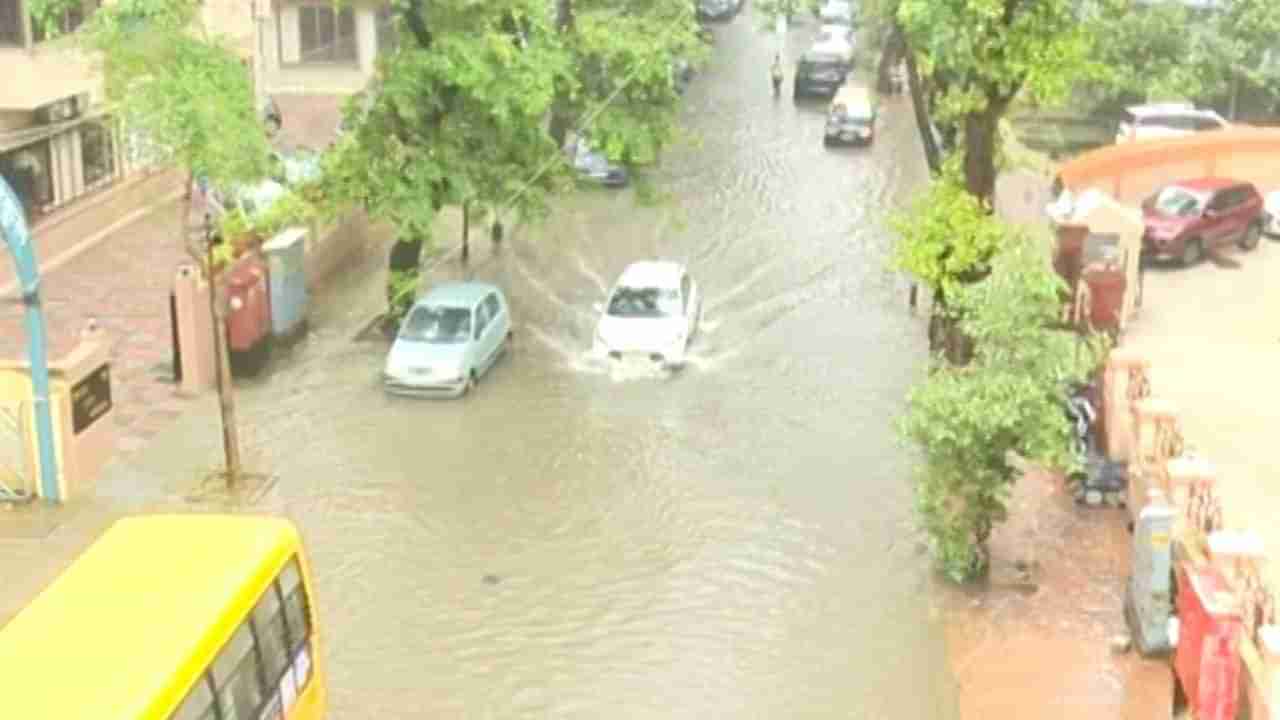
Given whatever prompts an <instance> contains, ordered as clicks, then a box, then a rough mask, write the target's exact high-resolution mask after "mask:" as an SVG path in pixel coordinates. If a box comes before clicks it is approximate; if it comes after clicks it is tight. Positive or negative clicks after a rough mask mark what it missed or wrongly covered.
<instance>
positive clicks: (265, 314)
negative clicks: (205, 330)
mask: <svg viewBox="0 0 1280 720" xmlns="http://www.w3.org/2000/svg"><path fill="white" fill-rule="evenodd" d="M222 281H223V283H224V284H225V286H226V292H227V309H226V311H227V341H228V342H227V344H228V348H229V350H230V353H231V365H232V369H233V371H235V372H236V373H237V374H243V375H253V374H256V373H257V372H258V371H260V370H261V369H262V368H263V366H265V365H266V361H267V358H268V357H269V353H270V349H271V293H270V291H269V289H268V288H269V285H268V283H269V274H268V268H267V263H266V262H265V261H264V260H263V259H262V257H261V256H260V255H258V254H257V253H248V254H246V255H244V256H242V257H240V258H239V259H238V260H236V262H235V264H234V265H232V266H231V267H229V268H227V270H226V271H224V273H223V277H222Z"/></svg>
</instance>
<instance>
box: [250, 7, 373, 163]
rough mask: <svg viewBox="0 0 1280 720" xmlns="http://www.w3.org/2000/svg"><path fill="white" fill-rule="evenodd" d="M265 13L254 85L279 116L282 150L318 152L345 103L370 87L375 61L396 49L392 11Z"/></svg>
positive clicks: (289, 9)
mask: <svg viewBox="0 0 1280 720" xmlns="http://www.w3.org/2000/svg"><path fill="white" fill-rule="evenodd" d="M263 10H265V12H263V13H262V14H260V15H259V16H258V18H257V20H258V22H257V29H258V41H257V47H256V49H257V51H258V54H259V61H258V62H259V69H258V72H259V74H260V78H259V80H260V82H259V85H260V87H261V88H262V90H263V92H264V93H265V94H266V95H268V96H270V98H271V99H272V100H274V101H275V103H276V105H277V106H278V107H279V108H280V111H281V115H282V116H283V128H282V132H281V134H282V136H283V137H284V142H285V144H290V145H304V146H308V147H312V148H317V149H318V148H321V147H324V146H326V145H328V144H329V142H331V141H332V140H333V137H334V136H335V134H336V132H337V127H338V124H339V122H340V121H341V108H342V104H343V101H344V100H345V99H346V98H347V97H349V96H350V95H352V94H353V93H357V92H359V91H361V90H363V89H364V88H365V86H367V85H368V84H369V81H370V80H371V79H372V78H373V76H374V72H375V69H376V64H377V57H378V55H379V54H380V53H383V52H386V51H388V50H390V49H392V48H394V47H395V42H396V39H395V33H394V31H393V27H394V24H393V23H392V19H391V14H390V7H389V5H387V4H386V3H384V2H368V1H366V0H355V1H354V2H348V3H341V4H337V5H335V4H334V3H332V2H328V1H326V0H277V1H276V2H275V3H273V4H272V5H271V6H270V7H264V8H263Z"/></svg>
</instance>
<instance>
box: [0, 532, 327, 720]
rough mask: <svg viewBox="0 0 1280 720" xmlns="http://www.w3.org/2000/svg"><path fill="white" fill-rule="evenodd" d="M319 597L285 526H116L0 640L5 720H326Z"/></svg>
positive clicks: (0, 714) (294, 535)
mask: <svg viewBox="0 0 1280 720" xmlns="http://www.w3.org/2000/svg"><path fill="white" fill-rule="evenodd" d="M313 597H314V595H313V594H312V592H311V576H310V573H309V570H308V567H307V560H306V557H305V556H304V554H303V552H302V545H301V541H300V538H299V536H298V531H297V530H296V528H294V526H293V524H292V523H290V522H288V521H287V520H282V519H278V518H265V517H250V516H243V515H145V516H138V517H130V518H126V519H123V520H120V521H118V522H116V523H115V524H114V525H112V526H111V527H110V528H109V529H108V530H107V531H106V533H104V534H103V535H102V537H101V538H99V539H98V540H97V542H95V543H94V544H93V545H91V546H90V547H89V549H88V550H86V551H85V552H84V554H82V555H81V556H80V557H79V558H78V559H77V560H76V561H75V562H74V563H73V564H72V565H71V567H70V568H68V569H67V570H66V571H65V572H64V573H63V574H62V575H61V576H59V577H58V579H57V580H55V581H54V582H53V583H52V584H51V585H50V586H49V587H48V588H46V589H45V590H44V592H43V593H41V594H40V595H39V596H38V597H36V599H35V600H33V601H32V602H31V604H30V605H28V606H27V607H26V608H24V609H23V610H22V611H21V612H19V613H18V615H17V616H15V617H14V618H13V620H11V621H10V622H9V623H8V624H7V625H5V626H4V627H3V628H0V718H15V720H16V719H17V718H23V720H78V719H79V718H91V719H93V720H126V719H128V720H143V719H146V720H153V719H154V720H259V719H260V718H261V719H269V720H312V719H313V718H320V717H322V716H323V714H324V709H325V685H324V673H323V672H322V671H321V667H320V657H321V653H320V648H319V647H318V643H317V637H316V624H317V622H316V615H315V609H314V605H313V604H312V598H313Z"/></svg>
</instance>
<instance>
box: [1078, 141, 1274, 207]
mask: <svg viewBox="0 0 1280 720" xmlns="http://www.w3.org/2000/svg"><path fill="white" fill-rule="evenodd" d="M1207 175H1213V176H1219V177H1230V178H1235V179H1238V180H1248V181H1251V182H1253V184H1255V185H1257V186H1258V189H1259V190H1260V191H1262V192H1263V194H1266V193H1268V192H1271V191H1273V190H1280V129H1271V128H1255V127H1239V126H1238V127H1235V128H1232V129H1230V130H1221V131H1214V132H1205V133H1200V134H1198V135H1191V136H1188V137H1183V138H1174V139H1170V140H1151V141H1145V142H1137V143H1127V144H1124V145H1112V146H1110V147H1105V148H1100V149H1098V150H1093V151H1090V152H1087V153H1084V154H1083V155H1081V156H1079V157H1077V158H1075V159H1073V160H1071V161H1069V162H1067V163H1065V164H1063V165H1062V167H1061V168H1059V171H1058V178H1059V179H1060V180H1061V182H1062V184H1063V187H1065V188H1067V189H1070V190H1072V191H1075V192H1077V193H1078V192H1080V191H1083V190H1087V189H1090V188H1094V189H1098V190H1102V191H1104V192H1106V193H1109V194H1111V195H1112V196H1114V197H1115V198H1117V199H1118V200H1120V201H1121V202H1124V203H1129V204H1134V205H1136V204H1138V203H1140V202H1141V201H1142V199H1143V198H1145V197H1146V196H1147V195H1149V194H1151V193H1152V192H1153V191H1154V190H1156V189H1157V188H1158V187H1160V186H1161V185H1163V184H1165V183H1168V182H1171V181H1174V180H1180V179H1186V178H1193V177H1200V176H1207Z"/></svg>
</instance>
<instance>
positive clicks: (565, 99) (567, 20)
mask: <svg viewBox="0 0 1280 720" xmlns="http://www.w3.org/2000/svg"><path fill="white" fill-rule="evenodd" d="M556 31H557V32H559V33H560V35H561V38H562V39H563V40H564V41H566V42H567V41H568V39H569V37H570V36H572V35H573V32H574V17H573V0H556ZM572 112H573V110H572V108H571V107H570V106H569V89H568V88H566V87H564V84H563V83H560V84H559V86H558V87H557V88H556V96H555V99H554V100H553V101H552V103H551V127H550V128H549V132H550V134H551V139H552V140H555V143H556V147H557V148H563V147H564V142H565V139H566V138H567V137H568V135H569V125H571V124H572V123H573V117H572V115H571V114H572Z"/></svg>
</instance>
